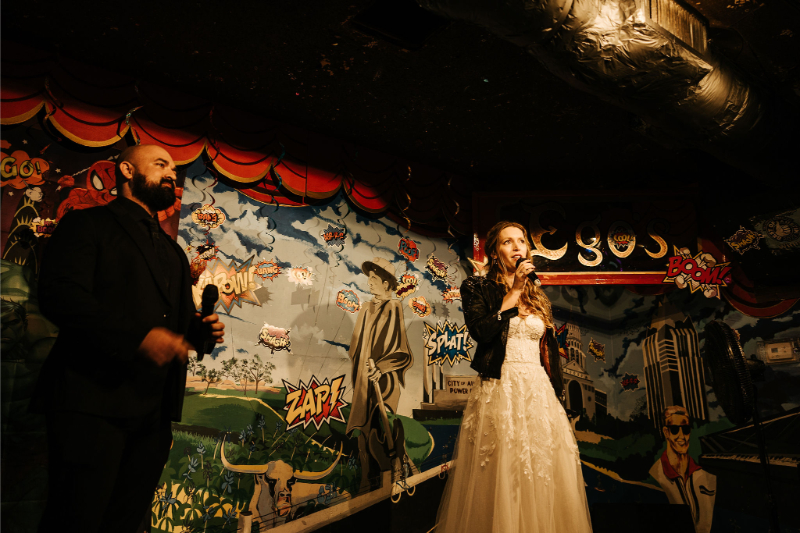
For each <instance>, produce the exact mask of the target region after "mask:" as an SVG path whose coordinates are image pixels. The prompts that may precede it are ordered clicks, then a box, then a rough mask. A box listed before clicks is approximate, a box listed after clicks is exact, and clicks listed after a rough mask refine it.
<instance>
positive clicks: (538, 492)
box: [434, 315, 592, 533]
mask: <svg viewBox="0 0 800 533" xmlns="http://www.w3.org/2000/svg"><path fill="white" fill-rule="evenodd" d="M544 329H545V328H544V323H543V322H542V320H541V319H540V318H539V317H537V316H533V315H529V316H527V317H526V318H525V319H524V320H523V319H521V318H519V317H514V318H512V319H511V323H510V324H509V328H508V341H507V343H506V357H505V361H504V362H503V368H502V374H501V379H499V380H497V379H487V380H483V381H482V382H479V383H478V384H477V385H476V386H475V388H474V389H473V391H472V394H471V395H470V397H469V401H468V403H467V408H466V409H465V411H464V419H463V421H462V423H461V430H460V433H459V437H458V441H457V443H456V450H455V453H454V456H453V458H454V459H455V463H454V466H453V468H452V469H451V470H450V479H449V480H448V483H447V487H446V488H445V491H444V496H443V497H442V503H441V505H440V506H439V516H438V519H437V526H436V528H435V530H434V532H435V533H489V532H492V533H583V532H591V530H592V527H591V520H590V518H589V508H588V505H587V503H586V492H585V489H584V483H583V475H582V474H581V467H580V461H579V456H578V446H577V444H576V443H575V436H574V435H573V433H572V427H571V426H570V424H569V421H568V419H567V415H566V413H565V412H564V409H563V407H562V406H561V404H560V403H559V401H558V399H557V398H556V395H555V392H554V391H553V387H552V386H551V385H550V380H549V378H548V377H547V373H546V372H545V370H544V368H542V365H541V363H540V362H539V339H540V338H541V337H542V335H544Z"/></svg>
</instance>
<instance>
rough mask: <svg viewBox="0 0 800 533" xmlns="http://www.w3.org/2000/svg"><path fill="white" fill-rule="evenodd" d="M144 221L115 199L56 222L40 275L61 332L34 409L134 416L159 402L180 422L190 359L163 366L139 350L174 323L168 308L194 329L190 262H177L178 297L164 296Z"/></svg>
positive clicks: (43, 297)
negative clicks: (150, 334)
mask: <svg viewBox="0 0 800 533" xmlns="http://www.w3.org/2000/svg"><path fill="white" fill-rule="evenodd" d="M139 226H140V224H139V223H137V222H135V221H134V219H133V218H132V217H131V216H130V215H129V214H128V213H127V212H126V210H125V209H124V207H122V206H121V205H120V201H119V200H116V201H114V202H111V203H110V204H108V205H107V206H102V207H94V208H90V209H85V210H80V211H73V212H70V213H69V214H67V215H66V216H64V217H63V219H62V220H61V221H60V222H59V224H58V226H57V228H56V230H55V232H54V233H53V235H52V237H51V238H50V242H49V243H48V244H47V247H46V249H45V251H44V257H43V261H42V266H41V271H40V276H39V304H40V307H41V311H42V313H43V314H44V315H45V316H46V317H47V318H48V319H50V320H51V321H52V322H53V323H54V324H55V325H56V326H58V328H59V335H58V339H57V340H56V342H55V345H54V346H53V349H52V351H51V352H50V355H49V356H48V358H47V361H46V362H45V364H44V366H43V367H42V373H41V376H40V378H39V382H38V384H37V388H36V391H35V393H34V397H33V399H32V401H31V407H32V410H34V411H39V412H44V411H48V410H62V411H79V412H85V413H89V414H94V415H98V416H107V417H123V418H129V417H138V416H145V415H149V414H152V413H153V412H154V410H156V409H161V410H162V413H163V415H164V416H167V417H169V418H171V419H172V420H176V421H178V420H180V417H181V409H182V407H183V396H184V389H185V385H186V365H183V364H180V363H178V362H177V361H173V362H172V363H171V364H169V365H167V368H159V367H158V366H157V365H156V364H155V363H153V362H152V361H150V360H149V359H147V358H146V357H144V356H142V355H141V354H140V353H138V352H137V348H138V346H139V345H140V344H141V342H142V340H143V339H144V337H145V336H146V335H147V333H148V332H149V331H150V329H152V328H154V327H157V326H162V327H168V324H169V323H170V322H172V320H171V317H170V315H171V314H172V313H177V314H178V315H177V321H176V322H175V323H177V324H178V327H177V330H178V331H177V333H180V334H182V335H188V334H189V329H190V326H192V327H193V329H195V330H196V329H197V327H196V321H195V320H193V318H194V313H195V307H194V304H193V302H192V294H191V284H190V281H189V280H190V274H189V264H188V261H186V260H181V272H182V279H181V290H180V294H181V297H180V301H177V302H171V301H168V300H169V299H168V295H167V290H166V287H165V283H164V280H163V277H162V276H161V275H160V272H159V263H158V258H157V257H156V255H155V253H156V252H155V249H154V247H153V244H152V242H151V241H150V240H149V236H148V235H147V233H146V231H145V230H144V229H143V228H141V227H139ZM168 241H169V242H170V243H171V245H172V246H173V247H174V248H175V249H176V251H177V252H178V253H179V254H180V256H181V257H185V255H184V253H183V251H182V250H181V249H180V247H179V246H178V244H177V243H176V242H174V241H173V240H172V239H168Z"/></svg>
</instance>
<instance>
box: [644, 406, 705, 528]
mask: <svg viewBox="0 0 800 533" xmlns="http://www.w3.org/2000/svg"><path fill="white" fill-rule="evenodd" d="M661 433H662V434H663V435H664V438H665V439H666V441H667V449H666V450H665V451H664V453H663V454H661V458H660V459H659V460H658V461H656V463H655V464H654V465H653V466H652V468H650V475H651V476H653V477H654V478H655V480H656V481H658V484H659V485H661V488H662V489H664V492H665V493H666V494H667V499H669V503H673V504H681V505H688V506H689V510H690V511H691V512H692V519H694V530H695V532H696V533H708V532H709V531H710V530H711V519H712V518H713V516H714V499H715V497H716V493H717V476H714V475H712V474H709V473H708V472H706V471H705V470H703V469H702V468H701V467H700V466H698V465H697V463H695V462H694V460H693V459H692V458H691V457H690V456H689V439H690V438H691V435H692V425H691V420H689V414H688V413H687V411H686V409H685V408H683V407H681V406H678V405H673V406H671V407H667V408H666V409H664V417H663V426H662V427H661Z"/></svg>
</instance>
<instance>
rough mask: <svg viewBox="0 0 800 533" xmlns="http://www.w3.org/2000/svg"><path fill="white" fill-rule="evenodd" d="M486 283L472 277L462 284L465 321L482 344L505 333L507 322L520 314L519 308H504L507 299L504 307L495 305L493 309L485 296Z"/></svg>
mask: <svg viewBox="0 0 800 533" xmlns="http://www.w3.org/2000/svg"><path fill="white" fill-rule="evenodd" d="M486 283H487V282H486V281H484V280H481V279H480V278H477V277H475V276H472V277H469V278H467V279H466V280H465V281H464V283H462V284H461V302H462V303H463V307H464V321H465V322H466V324H467V329H468V330H469V334H470V335H471V336H472V338H473V339H475V340H476V341H478V342H480V343H487V342H491V340H492V339H493V338H494V337H495V336H497V335H498V334H500V333H501V332H502V331H503V328H504V327H505V325H506V322H507V321H508V320H511V319H512V318H513V317H515V316H517V314H518V313H519V309H518V308H517V307H509V308H504V306H505V304H506V299H505V298H504V299H503V302H502V304H503V305H502V306H496V305H495V307H496V308H492V304H491V302H490V301H489V299H488V297H487V295H486V294H485V286H484V284H486ZM516 299H517V300H518V299H519V295H517V297H516ZM510 301H512V300H509V302H510Z"/></svg>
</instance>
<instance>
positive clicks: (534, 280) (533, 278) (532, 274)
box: [517, 257, 542, 287]
mask: <svg viewBox="0 0 800 533" xmlns="http://www.w3.org/2000/svg"><path fill="white" fill-rule="evenodd" d="M525 259H526V258H525V257H520V258H519V259H517V268H519V264H520V263H522V262H523V261H525ZM528 279H529V280H531V282H532V283H533V284H534V285H536V286H537V287H541V286H542V282H541V281H539V276H537V275H536V272H534V271H533V270H531V271H530V272H529V273H528Z"/></svg>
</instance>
